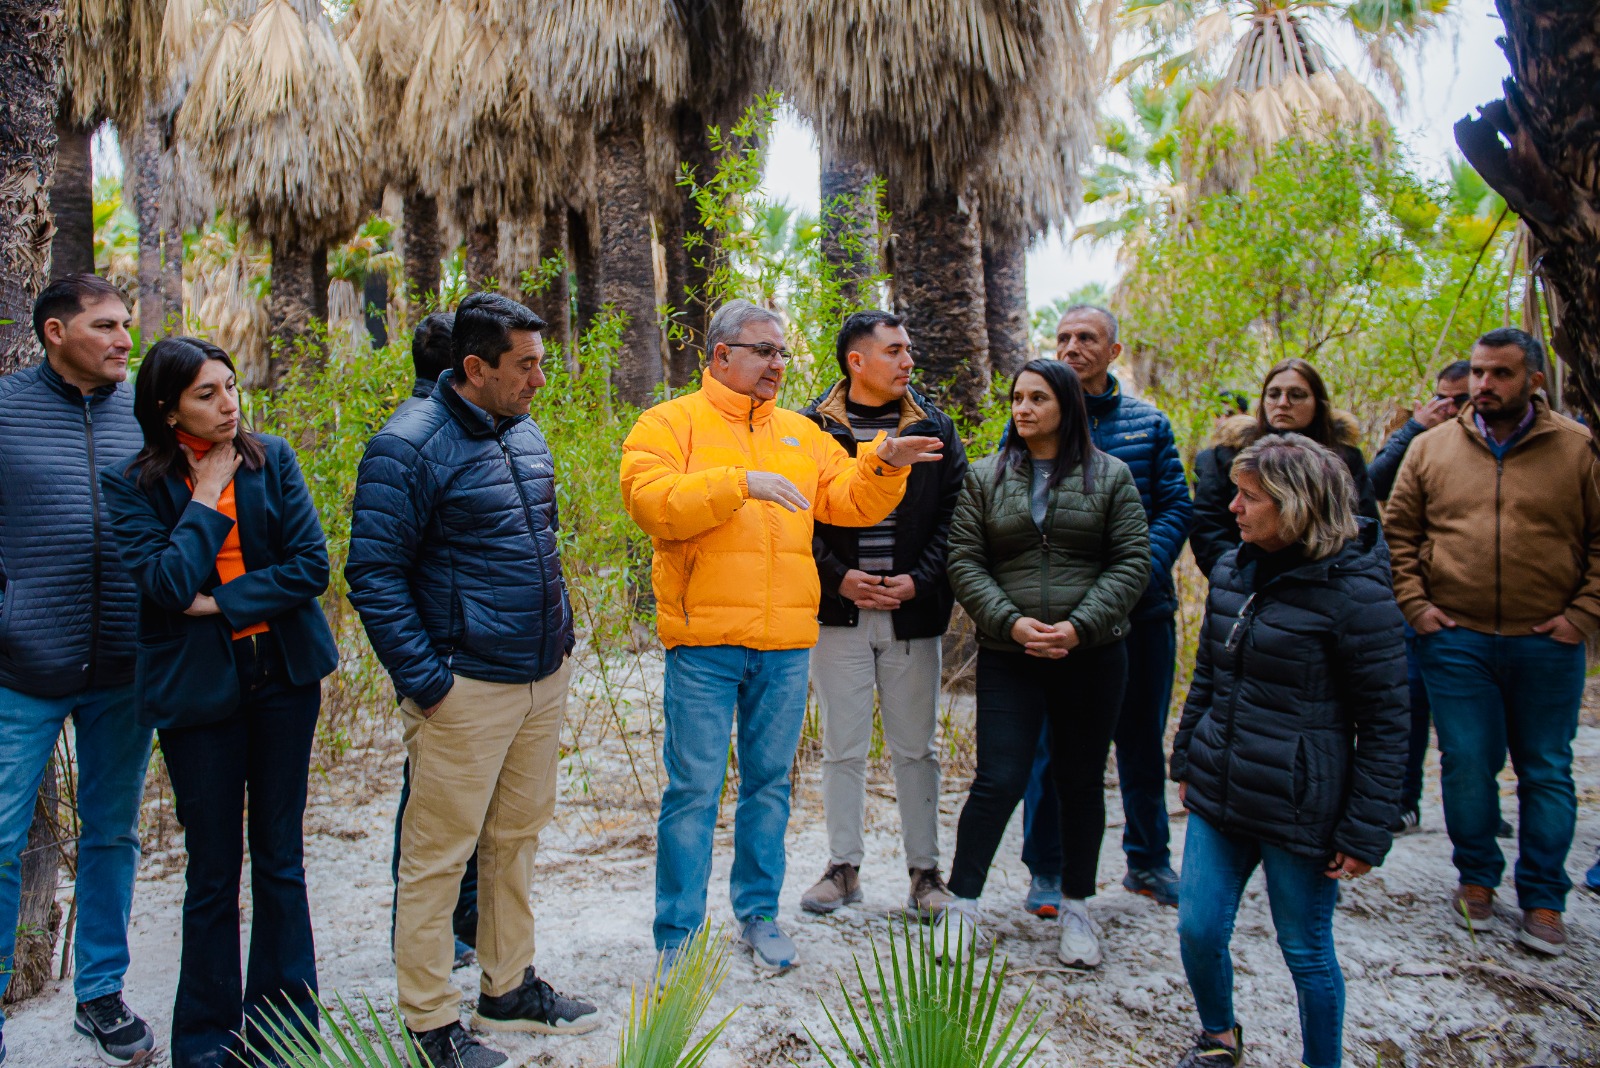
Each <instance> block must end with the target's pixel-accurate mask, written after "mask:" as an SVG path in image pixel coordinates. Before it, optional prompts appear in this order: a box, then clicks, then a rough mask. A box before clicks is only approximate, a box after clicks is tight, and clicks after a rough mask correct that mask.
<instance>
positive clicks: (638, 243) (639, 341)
mask: <svg viewBox="0 0 1600 1068" xmlns="http://www.w3.org/2000/svg"><path fill="white" fill-rule="evenodd" d="M595 163H596V169H597V171H598V172H599V181H598V192H597V199H598V201H599V208H600V248H599V250H598V255H597V256H596V259H597V261H598V267H599V269H598V271H597V272H596V273H597V274H598V275H599V279H598V280H599V289H600V294H599V296H600V303H601V304H602V305H610V306H611V308H612V309H613V310H614V311H617V312H620V313H622V314H624V315H626V316H627V322H626V324H625V325H624V327H623V333H622V349H621V351H620V352H619V354H618V358H617V364H616V366H615V367H613V368H612V373H611V379H612V382H614V383H615V384H616V387H617V391H618V394H619V395H620V396H621V398H622V400H623V401H624V402H626V403H628V404H633V405H637V406H639V407H644V406H645V405H647V404H649V403H650V398H651V395H652V393H653V392H654V391H655V388H656V386H658V385H659V384H660V383H661V381H662V379H663V378H664V377H665V376H664V373H663V368H662V366H661V329H660V326H659V325H658V324H657V322H656V278H655V262H654V260H655V257H654V256H653V255H652V251H651V246H650V185H649V181H648V179H647V178H646V176H645V170H644V123H643V121H641V120H638V119H634V120H630V121H627V122H618V123H614V124H612V125H611V126H608V127H607V128H606V129H605V130H603V131H602V132H601V134H600V136H599V138H598V139H597V140H596V143H595Z"/></svg>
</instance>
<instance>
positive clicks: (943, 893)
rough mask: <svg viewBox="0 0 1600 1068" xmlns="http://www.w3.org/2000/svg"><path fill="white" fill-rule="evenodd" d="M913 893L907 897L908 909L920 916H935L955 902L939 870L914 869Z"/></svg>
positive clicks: (912, 877) (912, 875) (912, 878)
mask: <svg viewBox="0 0 1600 1068" xmlns="http://www.w3.org/2000/svg"><path fill="white" fill-rule="evenodd" d="M910 871H911V893H910V894H908V895H907V896H906V908H907V909H911V910H914V911H915V912H916V914H917V915H918V916H934V915H937V914H938V913H940V912H943V911H944V907H945V906H946V905H948V904H950V902H952V901H954V900H955V895H954V894H952V893H951V892H950V888H949V887H947V886H945V885H944V879H943V878H942V877H941V876H940V875H939V869H938V868H912V869H910Z"/></svg>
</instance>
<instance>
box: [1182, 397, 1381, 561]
mask: <svg viewBox="0 0 1600 1068" xmlns="http://www.w3.org/2000/svg"><path fill="white" fill-rule="evenodd" d="M1333 425H1334V433H1335V434H1337V435H1338V438H1339V440H1338V442H1337V443H1336V444H1335V445H1334V451H1335V452H1337V453H1338V454H1339V456H1340V457H1341V458H1342V459H1343V460H1344V465H1345V467H1346V468H1348V469H1349V471H1350V477H1351V479H1353V480H1354V481H1355V487H1356V514H1357V515H1360V516H1363V517H1365V518H1367V519H1371V520H1373V521H1374V522H1376V521H1377V519H1378V498H1377V497H1376V496H1375V495H1374V494H1373V492H1372V479H1371V478H1369V477H1368V476H1367V461H1366V459H1365V457H1363V456H1362V455H1361V447H1360V442H1361V428H1360V427H1359V426H1357V425H1356V421H1355V417H1354V416H1352V415H1349V414H1348V413H1346V412H1334V413H1333ZM1258 437H1260V430H1259V428H1258V427H1257V425H1256V417H1255V416H1253V415H1236V416H1233V417H1232V418H1230V419H1227V420H1225V421H1224V422H1223V424H1222V426H1221V427H1220V428H1219V429H1218V430H1217V433H1216V435H1215V437H1214V438H1213V444H1212V446H1211V448H1209V449H1206V450H1204V451H1203V452H1201V453H1200V454H1199V455H1197V456H1196V457H1195V458H1194V525H1193V526H1192V527H1191V528H1190V531H1189V548H1190V549H1192V550H1193V551H1194V562H1195V563H1197V564H1199V565H1200V573H1201V574H1202V575H1205V576H1207V577H1209V576H1210V575H1211V569H1212V568H1214V567H1216V566H1217V561H1218V560H1221V559H1222V557H1223V554H1224V553H1226V552H1227V551H1228V550H1229V549H1233V548H1236V547H1238V545H1239V524H1238V523H1237V522H1236V521H1235V520H1234V518H1233V513H1232V512H1230V511H1228V505H1229V504H1230V503H1231V502H1232V501H1233V496H1234V494H1235V493H1237V492H1238V488H1237V487H1236V486H1234V484H1233V475H1232V474H1231V472H1232V469H1233V461H1234V458H1235V457H1236V456H1238V455H1239V453H1241V452H1243V451H1244V450H1245V448H1246V447H1247V446H1249V445H1252V444H1254V443H1255V441H1256V439H1257V438H1258Z"/></svg>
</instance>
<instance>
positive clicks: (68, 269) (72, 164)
mask: <svg viewBox="0 0 1600 1068" xmlns="http://www.w3.org/2000/svg"><path fill="white" fill-rule="evenodd" d="M70 106H71V101H69V100H67V99H66V98H65V97H63V98H62V101H61V105H60V111H59V112H58V113H57V115H56V178H55V182H54V183H52V184H51V186H50V214H51V216H52V217H53V218H54V220H55V224H56V236H55V237H53V238H51V239H50V277H51V278H52V279H55V278H64V277H66V276H67V275H69V274H93V273H94V157H93V154H92V152H91V148H90V146H91V144H92V142H93V140H94V131H93V130H86V129H84V128H83V127H81V126H79V125H77V124H76V123H74V122H73V121H72V120H71V118H70V117H69V116H68V114H67V110H68V108H69V107H70Z"/></svg>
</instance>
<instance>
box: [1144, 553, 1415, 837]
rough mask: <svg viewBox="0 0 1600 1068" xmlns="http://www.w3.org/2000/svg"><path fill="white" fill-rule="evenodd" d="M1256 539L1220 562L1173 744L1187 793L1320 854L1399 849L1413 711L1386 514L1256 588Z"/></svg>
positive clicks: (1231, 827) (1196, 803)
mask: <svg viewBox="0 0 1600 1068" xmlns="http://www.w3.org/2000/svg"><path fill="white" fill-rule="evenodd" d="M1260 555H1261V554H1260V553H1259V552H1258V551H1257V550H1256V549H1255V548H1254V547H1252V546H1245V547H1243V548H1241V549H1238V550H1235V551H1232V552H1229V553H1228V554H1227V555H1226V556H1224V557H1223V559H1222V562H1221V563H1219V564H1218V565H1217V568H1216V570H1215V571H1213V572H1212V575H1211V593H1210V596H1209V598H1208V599H1207V602H1206V616H1205V623H1204V624H1203V626H1202V629H1201V632H1200V648H1199V655H1198V658H1197V659H1196V662H1195V672H1194V682H1193V684H1192V685H1191V686H1190V688H1189V698H1188V700H1187V701H1185V702H1184V706H1183V718H1182V721H1181V722H1180V724H1179V726H1178V735H1177V737H1176V738H1175V739H1174V741H1173V744H1172V778H1173V779H1174V780H1176V781H1178V782H1186V783H1188V784H1189V788H1188V805H1189V808H1190V809H1191V810H1193V811H1194V812H1196V813H1198V814H1199V815H1201V816H1203V817H1205V819H1206V820H1207V821H1208V822H1210V823H1211V824H1212V825H1213V826H1215V827H1217V828H1218V829H1219V830H1221V831H1223V832H1225V833H1229V834H1239V835H1248V836H1251V837H1254V838H1259V839H1261V840H1263V841H1266V842H1271V843H1273V844H1274V845H1278V846H1281V847H1282V848H1284V849H1288V850H1290V851H1292V852H1295V853H1299V854H1302V855H1304V856H1308V857H1315V858H1318V859H1322V858H1328V857H1331V856H1332V855H1333V853H1334V852H1335V851H1337V852H1342V853H1345V854H1348V855H1349V856H1352V857H1355V858H1357V859H1359V860H1363V861H1365V862H1367V863H1368V864H1379V863H1382V861H1383V858H1384V855H1385V854H1386V853H1388V852H1389V842H1390V836H1389V827H1390V826H1391V824H1392V823H1393V821H1394V818H1395V815H1396V814H1397V813H1398V811H1399V806H1400V786H1401V781H1402V780H1403V779H1404V777H1405V761H1406V748H1407V736H1408V731H1409V726H1408V723H1409V720H1408V716H1409V713H1408V711H1407V708H1408V703H1407V696H1408V691H1407V688H1406V663H1405V643H1404V639H1403V637H1402V635H1401V618H1400V610H1399V609H1398V608H1397V607H1396V606H1395V603H1394V593H1393V592H1392V591H1391V590H1390V588H1389V560H1388V554H1387V552H1386V551H1385V550H1384V548H1383V546H1382V544H1381V543H1380V542H1379V540H1378V537H1377V525H1376V524H1374V523H1367V522H1363V523H1362V532H1361V536H1360V537H1359V538H1357V539H1356V540H1354V541H1352V542H1350V543H1349V544H1347V545H1346V546H1345V547H1344V548H1343V549H1341V550H1340V551H1339V552H1337V553H1335V554H1334V555H1333V556H1332V557H1329V558H1327V559H1324V560H1317V561H1309V562H1303V563H1300V564H1299V565H1298V566H1295V567H1292V568H1291V569H1289V570H1287V571H1285V572H1283V573H1282V574H1279V575H1277V576H1276V577H1273V578H1271V579H1269V580H1268V581H1267V582H1266V584H1265V585H1263V586H1262V587H1261V588H1260V589H1257V588H1256V581H1255V579H1256V561H1257V559H1258V558H1259V557H1260Z"/></svg>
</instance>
